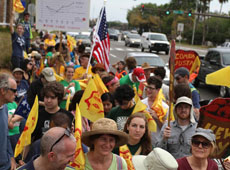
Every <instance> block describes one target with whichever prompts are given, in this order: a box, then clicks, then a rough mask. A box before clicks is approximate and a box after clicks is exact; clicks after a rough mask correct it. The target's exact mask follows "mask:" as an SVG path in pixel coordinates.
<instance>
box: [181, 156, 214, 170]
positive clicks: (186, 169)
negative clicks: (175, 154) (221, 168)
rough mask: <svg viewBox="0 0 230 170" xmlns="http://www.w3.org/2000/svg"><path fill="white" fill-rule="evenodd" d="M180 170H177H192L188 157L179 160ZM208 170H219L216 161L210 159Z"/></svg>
mask: <svg viewBox="0 0 230 170" xmlns="http://www.w3.org/2000/svg"><path fill="white" fill-rule="evenodd" d="M177 163H178V169H177V170H192V168H191V166H190V165H189V163H188V160H187V158H186V157H183V158H180V159H177ZM207 170H218V166H217V164H216V162H215V161H214V160H211V159H208V167H207Z"/></svg>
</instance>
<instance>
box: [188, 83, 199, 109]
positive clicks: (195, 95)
mask: <svg viewBox="0 0 230 170" xmlns="http://www.w3.org/2000/svg"><path fill="white" fill-rule="evenodd" d="M189 87H190V89H191V92H192V104H193V107H194V108H198V109H199V108H200V94H199V93H198V91H197V89H196V88H195V87H194V86H193V85H192V84H191V83H189Z"/></svg>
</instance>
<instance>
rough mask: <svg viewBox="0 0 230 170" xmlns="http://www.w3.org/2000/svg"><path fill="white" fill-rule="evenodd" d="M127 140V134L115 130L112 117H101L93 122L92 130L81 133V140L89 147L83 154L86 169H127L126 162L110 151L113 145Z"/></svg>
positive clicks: (115, 145) (116, 145) (122, 143)
mask: <svg viewBox="0 0 230 170" xmlns="http://www.w3.org/2000/svg"><path fill="white" fill-rule="evenodd" d="M127 141H128V135H127V134H126V133H124V132H121V131H118V130H117V124H116V122H115V121H113V120H112V119H107V118H102V119H99V120H97V121H96V122H94V123H93V126H92V130H91V131H88V132H84V133H83V134H82V142H83V143H84V144H85V145H87V146H88V147H90V151H89V152H88V153H87V154H86V155H85V158H86V159H85V160H86V162H85V169H87V170H102V169H103V170H104V169H106V170H116V169H119V170H127V165H126V162H125V160H124V159H123V158H121V157H120V156H117V155H115V154H113V153H112V150H113V149H114V148H115V147H119V146H122V145H124V144H126V143H127Z"/></svg>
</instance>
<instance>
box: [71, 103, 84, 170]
mask: <svg viewBox="0 0 230 170" xmlns="http://www.w3.org/2000/svg"><path fill="white" fill-rule="evenodd" d="M81 134H82V118H81V112H80V109H79V106H78V104H76V113H75V130H74V136H75V138H76V141H77V147H76V151H75V155H74V161H73V162H72V163H70V165H71V166H72V167H74V168H75V169H79V170H83V169H85V168H84V167H85V155H84V153H83V149H82V144H81Z"/></svg>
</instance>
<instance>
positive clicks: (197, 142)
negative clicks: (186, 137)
mask: <svg viewBox="0 0 230 170" xmlns="http://www.w3.org/2000/svg"><path fill="white" fill-rule="evenodd" d="M200 144H201V145H202V148H205V149H207V148H209V147H210V146H211V142H201V141H199V140H194V139H193V140H192V145H193V146H195V147H199V146H200Z"/></svg>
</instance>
